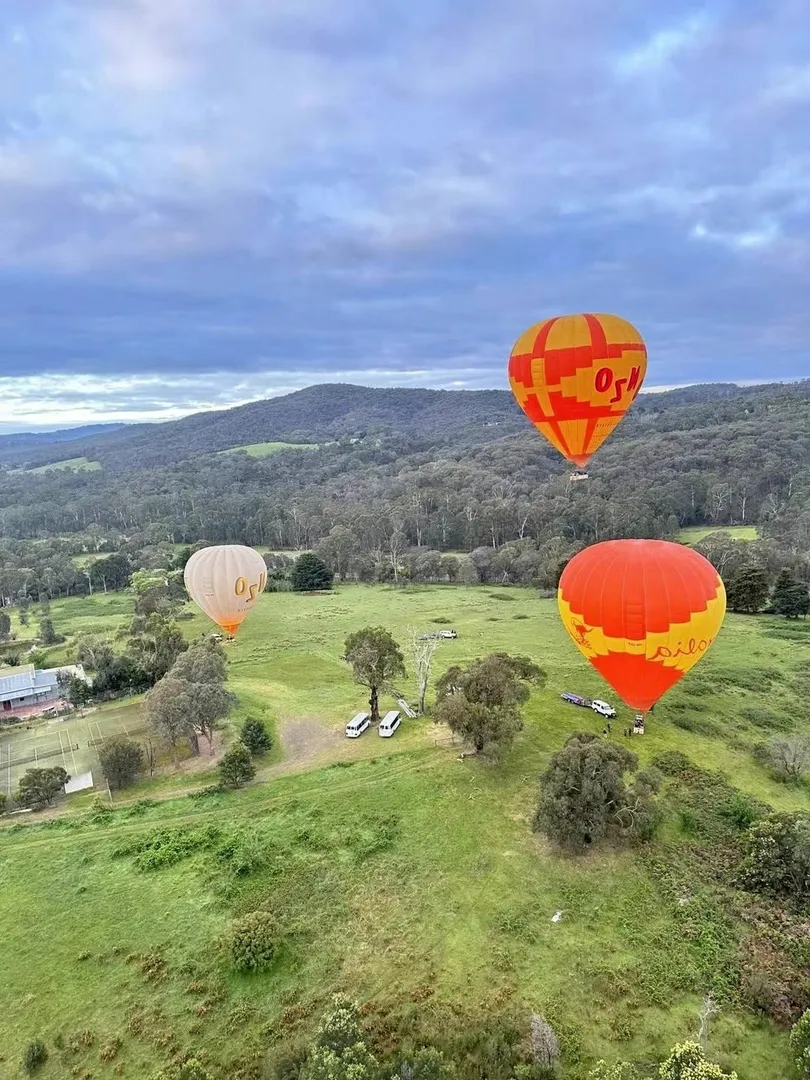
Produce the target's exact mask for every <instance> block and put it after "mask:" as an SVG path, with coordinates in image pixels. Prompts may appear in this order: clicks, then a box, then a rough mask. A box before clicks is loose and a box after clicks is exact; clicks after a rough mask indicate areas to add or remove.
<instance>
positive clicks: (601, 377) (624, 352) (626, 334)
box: [509, 315, 647, 479]
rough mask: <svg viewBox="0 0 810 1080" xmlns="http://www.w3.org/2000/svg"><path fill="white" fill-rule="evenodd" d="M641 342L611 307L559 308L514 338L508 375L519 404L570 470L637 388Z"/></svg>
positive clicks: (643, 356)
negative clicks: (565, 311) (600, 311)
mask: <svg viewBox="0 0 810 1080" xmlns="http://www.w3.org/2000/svg"><path fill="white" fill-rule="evenodd" d="M646 371H647V349H646V346H645V344H644V340H643V338H642V337H641V334H639V332H638V330H636V328H635V327H634V326H633V325H631V324H630V323H629V322H626V321H625V320H624V319H620V318H619V317H618V316H617V315H561V316H558V317H556V318H553V319H546V320H545V321H544V322H539V323H536V324H535V325H534V326H531V327H529V329H528V330H527V331H526V332H525V333H524V334H521V336H520V337H519V338H518V339H517V341H516V342H515V346H514V348H513V349H512V353H511V355H510V357H509V383H510V385H511V387H512V393H513V394H514V395H515V397H516V398H517V401H518V404H519V405H520V407H521V409H523V411H524V412H525V413H526V415H527V416H528V418H529V419H530V420H531V422H532V423H533V424H534V426H535V427H536V428H537V430H538V431H539V432H540V434H541V435H545V437H546V438H547V439H548V441H549V442H550V443H551V445H552V446H555V447H556V448H557V449H558V450H559V451H560V453H561V454H563V456H564V457H566V458H567V459H568V461H570V462H572V463H573V464H574V465H576V466H577V467H578V470H580V471H578V472H577V473H575V474H574V475H575V478H577V479H584V478H585V475H586V474H584V473H583V472H582V471H581V470H583V469H584V468H585V466H586V465H587V464H588V462H589V461H590V459H591V457H592V455H593V454H594V453H595V452H596V450H597V449H598V448H599V447H600V446H601V445H602V443H603V442H604V441H605V439H606V438H607V437H608V435H610V433H611V432H612V431H613V429H614V428H615V427H616V425H617V424H618V423H619V421H620V420H621V419H622V418H623V417H624V414H625V413H626V412H627V410H628V409H629V408H630V405H631V404H632V402H633V399H634V398H635V396H636V394H637V393H638V392H639V390H640V389H641V384H642V382H643V381H644V375H645V373H646Z"/></svg>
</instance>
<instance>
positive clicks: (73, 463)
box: [15, 457, 101, 473]
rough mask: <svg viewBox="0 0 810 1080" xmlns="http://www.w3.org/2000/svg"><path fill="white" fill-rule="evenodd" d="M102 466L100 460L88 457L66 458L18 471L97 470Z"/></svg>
mask: <svg viewBox="0 0 810 1080" xmlns="http://www.w3.org/2000/svg"><path fill="white" fill-rule="evenodd" d="M100 468H101V462H100V461H90V459H89V458H86V457H76V458H66V459H65V461H53V462H51V463H50V464H48V465H38V466H37V467H36V468H35V469H19V470H15V471H18V472H28V473H46V472H53V470H54V469H74V470H75V471H76V472H97V471H98V470H99V469H100Z"/></svg>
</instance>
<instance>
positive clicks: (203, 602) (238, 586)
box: [183, 544, 267, 637]
mask: <svg viewBox="0 0 810 1080" xmlns="http://www.w3.org/2000/svg"><path fill="white" fill-rule="evenodd" d="M183 578H184V581H185V583H186V588H187V589H188V593H189V596H190V597H191V599H192V600H193V601H194V603H195V604H197V606H198V607H199V608H202V610H203V611H204V612H205V614H206V615H207V616H208V617H209V618H210V619H213V621H214V622H215V623H216V624H217V626H220V627H221V628H222V629H223V630H224V631H225V632H226V633H227V634H228V635H229V636H230V637H233V635H234V634H235V633H236V631H237V629H238V628H239V626H240V625H241V623H242V620H243V619H244V618H245V616H246V615H248V614H249V612H250V611H251V609H252V608H253V606H254V604H255V602H256V600H257V598H258V597H259V596H261V594H262V593H263V592H264V587H265V585H266V583H267V567H266V566H265V562H264V559H263V558H262V557H261V555H260V554H259V553H258V551H254V550H253V548H249V547H243V546H242V545H241V544H222V545H220V546H218V547H207V548H201V549H200V551H195V552H194V554H193V555H192V556H191V558H190V559H189V560H188V562H187V563H186V569H185V572H184V575H183Z"/></svg>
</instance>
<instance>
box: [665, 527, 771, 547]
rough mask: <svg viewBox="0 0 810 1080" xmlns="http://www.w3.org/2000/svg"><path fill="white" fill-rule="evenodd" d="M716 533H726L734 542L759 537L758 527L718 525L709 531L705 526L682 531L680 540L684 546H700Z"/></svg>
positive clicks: (679, 534) (679, 536)
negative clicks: (704, 540) (706, 537)
mask: <svg viewBox="0 0 810 1080" xmlns="http://www.w3.org/2000/svg"><path fill="white" fill-rule="evenodd" d="M715 532H721V533H726V535H727V536H730V537H731V538H732V539H733V540H756V539H757V537H758V536H759V529H758V528H757V526H756V525H717V526H716V527H715V528H713V529H707V528H706V527H705V526H704V525H694V526H689V527H688V528H686V529H681V531H680V532H679V533H678V539H679V540H680V542H681V543H682V544H689V545H690V546H691V545H692V544H699V543H700V541H701V540H702V539H703V538H704V537H705V536H708V535H709V534H710V533H715Z"/></svg>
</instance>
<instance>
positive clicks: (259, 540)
mask: <svg viewBox="0 0 810 1080" xmlns="http://www.w3.org/2000/svg"><path fill="white" fill-rule="evenodd" d="M364 420H365V424H364V423H363V421H364ZM146 438H148V440H149V446H150V447H151V450H150V451H149V453H145V452H144V453H142V451H141V447H142V445H143V441H144V439H146ZM279 439H285V440H288V441H290V440H293V441H294V440H297V441H299V442H301V443H302V444H303V443H306V444H307V446H308V449H307V450H306V451H303V450H297V449H295V448H290V447H288V448H282V449H279V450H278V451H277V452H275V453H272V454H268V455H267V456H253V454H252V453H251V452H240V451H239V449H238V447H239V446H249V445H250V444H249V443H248V442H247V441H246V440H254V441H255V440H279ZM225 444H227V445H225ZM314 444H317V445H314ZM223 449H225V450H229V451H235V452H228V453H223V452H222V450H223ZM80 451H81V455H82V456H83V457H85V458H87V459H88V460H92V461H98V462H100V463H101V465H102V467H101V468H99V469H96V470H95V471H89V470H88V471H85V470H80V469H76V470H71V469H59V470H47V469H46V470H44V471H43V470H42V467H41V466H39V467H37V466H36V465H35V460H39V459H38V458H37V457H36V455H40V456H41V455H42V454H49V455H50V456H51V458H53V459H60V457H61V459H65V455H68V456H69V460H73V459H75V458H76V456H77V455H78V454H79V452H80ZM32 453H34V452H33V451H31V450H21V449H20V448H19V447H17V448H16V449H9V448H8V447H6V448H5V449H3V448H2V446H0V455H3V456H4V457H5V458H6V463H5V466H4V470H3V471H2V472H1V473H0V544H2V551H1V552H0V558H1V561H2V565H3V568H4V570H3V573H4V576H5V579H6V580H4V581H3V582H2V583H1V584H2V589H1V590H0V591H2V593H3V594H4V595H5V596H6V597H8V596H10V595H14V594H17V593H19V592H20V590H26V589H29V586H26V581H27V580H29V579H30V581H31V582H32V584H31V586H30V589H29V591H30V594H31V595H33V596H37V595H38V594H39V593H41V592H45V593H47V594H48V595H50V596H51V598H52V597H53V596H54V595H70V594H74V593H77V592H78V593H81V592H89V591H92V589H93V588H102V589H103V588H107V587H110V584H111V583H107V582H105V580H104V578H103V577H100V576H99V575H98V574H96V575H95V580H93V579H92V577H90V576H89V575H88V574H87V572H86V568H85V569H84V570H81V569H77V567H76V561H75V556H76V555H85V556H87V555H89V554H92V553H112V552H120V551H124V552H125V553H127V554H128V555H130V556H132V557H133V558H134V560H135V565H137V566H146V567H149V566H161V565H167V559H168V558H169V557H170V555H171V550H172V549H171V547H170V545H177V544H185V545H191V544H195V543H199V542H208V543H247V544H250V545H253V546H256V547H259V548H262V549H266V550H270V551H278V552H290V551H298V550H303V549H310V548H319V549H320V550H321V553H322V554H323V555H324V556H325V557H326V558H327V560H328V561H329V562H330V564H331V565H332V568H333V569H334V570H335V572H336V574H337V575H338V576H339V577H341V578H349V579H351V580H361V581H362V580H388V579H389V578H392V579H394V580H398V578H399V574H400V572H401V571H403V572H404V574H405V576H406V577H410V578H411V579H413V580H424V581H460V582H463V583H466V584H472V583H475V582H476V581H484V582H486V583H490V582H491V583H497V582H499V581H500V582H504V583H505V582H512V583H517V584H529V583H531V584H537V585H539V586H540V587H543V588H553V587H554V585H555V582H556V571H557V569H558V567H559V564H560V562H561V561H564V560H565V559H566V558H568V557H570V555H571V554H572V553H573V552H575V551H576V550H578V549H580V548H581V547H584V546H586V545H588V544H591V543H595V542H598V541H600V540H607V539H611V538H616V537H634V536H639V537H641V536H644V537H652V538H656V537H658V538H670V539H674V538H677V537H678V535H679V531H680V530H682V529H684V528H688V527H703V528H705V529H707V530H709V531H711V530H717V529H720V528H725V527H728V526H756V527H757V529H758V535H759V540H757V541H756V542H755V543H752V544H744V545H743V544H739V543H737V544H736V546H735V544H734V543H733V542H732V541H731V540H730V539H729V538H728V537H722V536H721V537H714V538H711V539H710V542H709V549H710V550H711V551H712V552H714V554H715V555H716V558H717V559H719V560H720V563H721V564H722V565H721V566H718V569H721V572H722V570H723V569H727V568H728V567H729V565H730V563H734V564H735V567H736V568H738V566H736V564H739V563H740V561H741V559H742V553H744V559H743V560H742V561H744V562H746V563H749V564H750V563H753V564H755V565H757V566H763V567H765V568H766V569H767V570H768V572H769V573H770V574H771V575H772V576H773V575H775V574H776V573H777V572H778V571H779V570H780V569H784V568H788V569H790V571H791V572H792V573H794V574H795V575H796V576H798V577H799V578H800V579H801V580H803V581H808V580H810V563H808V554H809V553H810V381H806V382H803V383H797V384H791V385H785V386H783V385H772V386H765V387H748V388H739V387H726V386H706V387H691V388H687V389H686V390H676V391H671V392H669V393H662V394H647V395H641V396H640V397H639V398H638V400H637V402H636V404H635V405H634V407H633V409H632V410H631V412H630V414H629V416H628V418H627V420H626V421H625V423H624V424H622V425H621V426H620V427H619V428H618V429H617V431H616V433H615V435H614V437H613V438H612V439H611V440H609V441H608V443H606V444H605V445H604V446H603V447H602V448H601V450H600V451H599V453H598V455H597V457H596V458H595V460H594V462H593V464H592V468H591V473H590V478H589V479H588V481H587V482H585V483H579V484H572V483H571V482H570V473H569V471H568V470H567V467H566V466H565V463H563V462H561V461H560V460H558V457H557V455H556V453H555V452H554V451H553V450H552V449H551V448H550V447H549V446H548V445H547V444H546V443H545V441H544V440H543V439H542V438H541V437H540V436H539V435H537V433H536V432H535V431H534V430H533V429H532V428H531V426H530V425H529V424H528V423H527V422H526V421H525V419H524V418H523V417H522V415H521V414H520V413H519V412H518V410H517V408H516V406H514V403H513V402H512V401H511V395H508V393H507V392H500V391H481V392H455V391H445V392H441V391H429V390H370V389H368V388H362V387H348V386H347V387H312V388H310V389H309V390H305V391H301V392H299V393H297V394H291V395H288V396H287V397H284V398H278V399H274V400H272V401H267V402H257V403H254V404H252V405H249V406H243V407H241V408H239V409H234V410H229V411H226V412H222V413H208V414H203V415H200V416H194V417H189V418H187V419H185V420H181V421H174V422H172V423H168V424H161V425H140V426H138V427H134V428H122V429H117V430H114V431H111V432H108V433H105V434H102V435H97V436H95V437H94V439H90V440H87V439H84V438H79V439H73V440H72V441H71V442H70V443H67V444H64V443H62V444H54V445H50V446H47V447H42V446H38V448H37V449H36V451H35V453H34V458H33V459H32V457H31V454H32ZM14 455H16V458H15V459H14V460H9V458H10V457H12V458H14ZM20 455H22V457H21V456H20ZM26 455H28V456H27V457H26ZM32 470H35V471H32ZM31 541H37V543H31ZM704 546H705V545H704ZM451 555H452V556H455V559H453V558H450V557H449V556H451ZM710 557H712V558H713V561H715V558H714V557H713V556H712V555H711V554H710ZM281 561H283V560H281ZM112 587H115V586H112Z"/></svg>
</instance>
